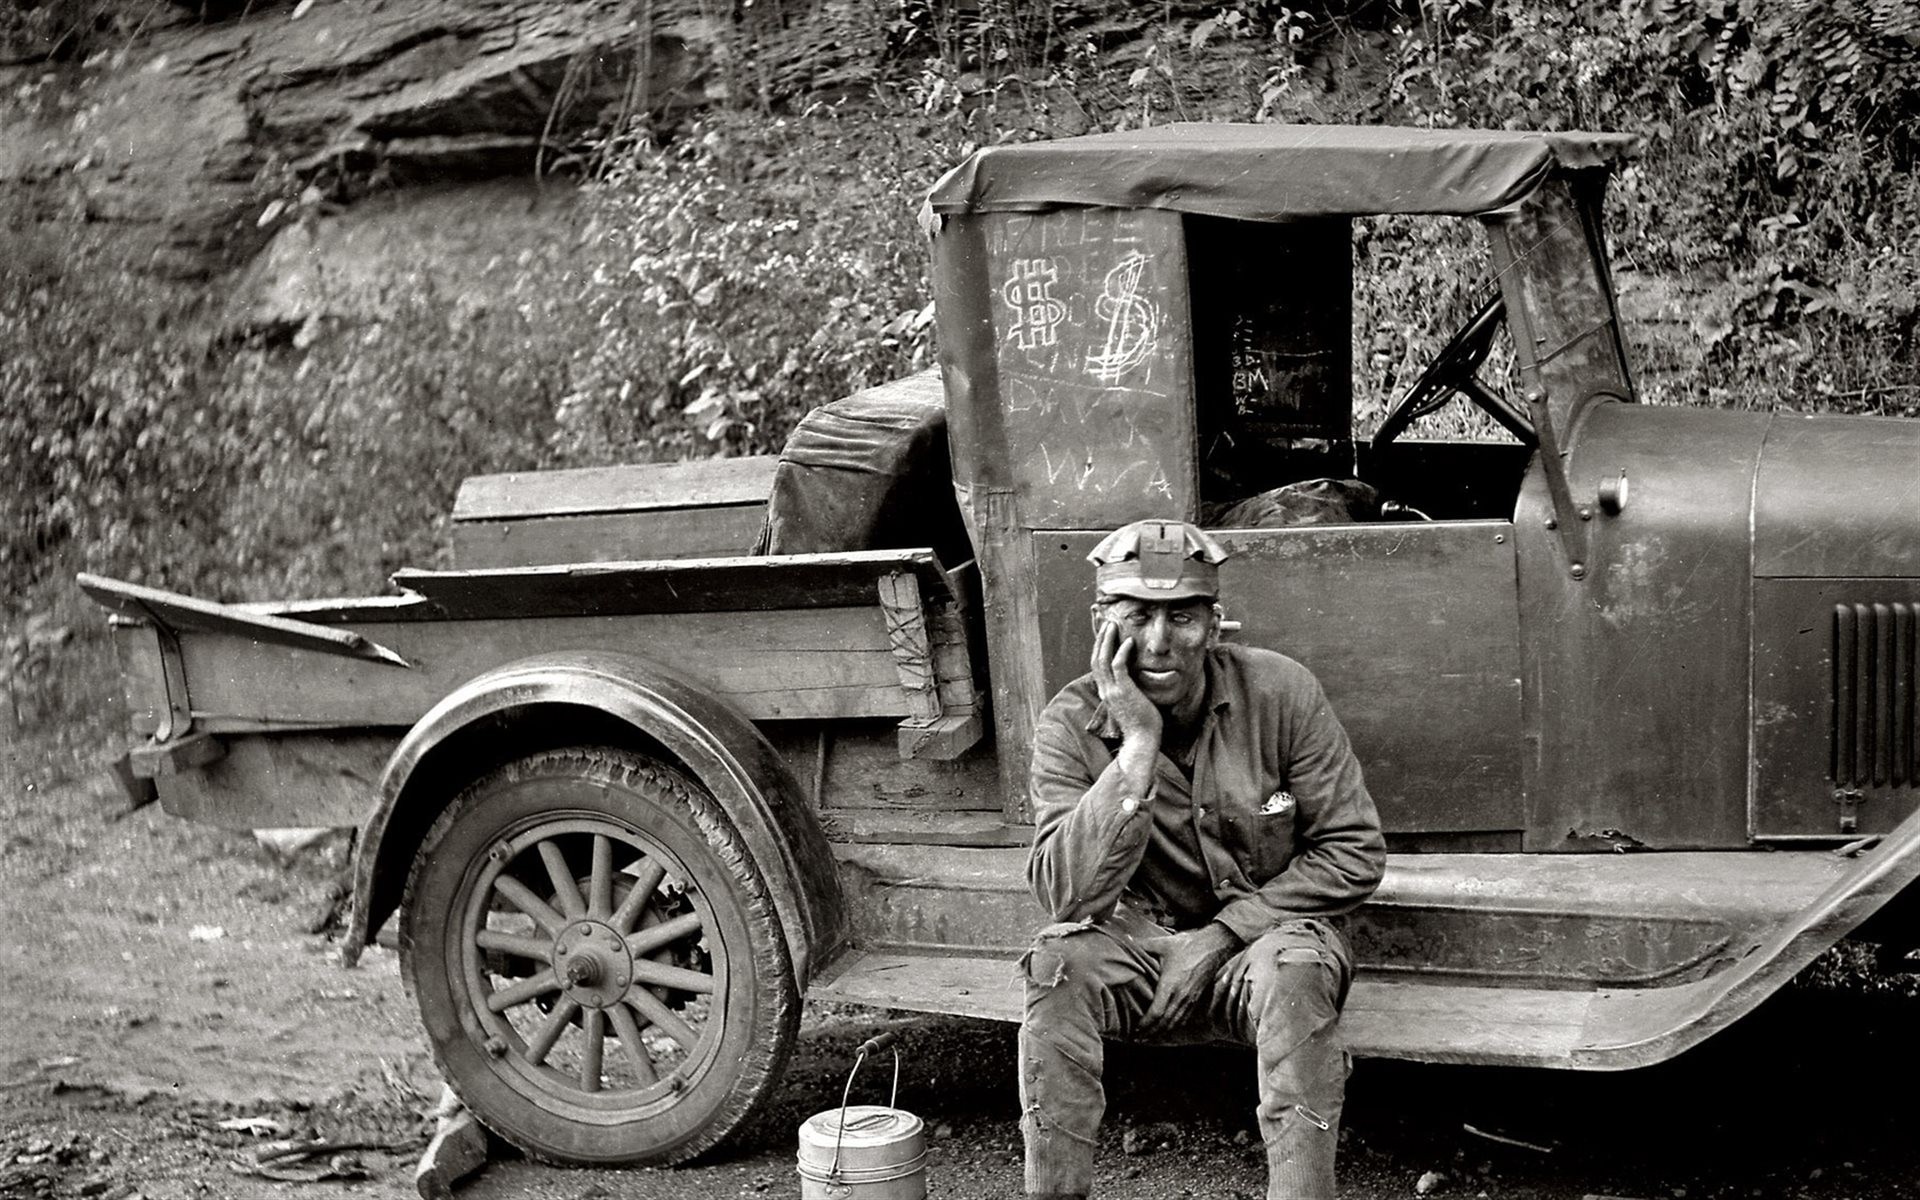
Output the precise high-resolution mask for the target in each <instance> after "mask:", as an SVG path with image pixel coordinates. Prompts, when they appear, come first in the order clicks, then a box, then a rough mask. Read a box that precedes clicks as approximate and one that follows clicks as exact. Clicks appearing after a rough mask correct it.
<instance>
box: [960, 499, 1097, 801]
mask: <svg viewBox="0 0 1920 1200" xmlns="http://www.w3.org/2000/svg"><path fill="white" fill-rule="evenodd" d="M978 499H979V501H980V508H981V509H982V510H984V511H979V512H976V522H977V524H978V528H979V533H978V535H977V536H978V538H979V550H980V571H981V585H982V589H983V591H984V595H985V609H986V613H985V621H986V629H987V670H988V674H989V676H990V677H991V678H992V680H993V683H994V687H995V696H994V709H993V720H994V735H995V742H996V744H997V745H998V746H999V748H1000V771H1001V781H1002V786H1003V789H1004V790H1003V791H1002V795H1003V796H1004V797H1005V800H1006V806H1005V808H1004V810H1003V812H1004V814H1005V816H1006V819H1007V821H1008V822H1009V823H1010V824H1020V823H1024V822H1026V821H1028V820H1030V819H1031V816H1032V814H1031V813H1030V811H1029V809H1028V804H1027V764H1028V762H1029V761H1030V760H1031V759H1032V757H1033V727H1034V722H1035V720H1036V719H1037V718H1038V717H1039V715H1040V710H1041V709H1042V708H1043V707H1045V705H1046V703H1047V700H1048V699H1049V697H1050V693H1049V692H1048V691H1047V690H1046V676H1045V673H1044V662H1043V660H1042V657H1041V652H1042V648H1041V642H1040V628H1041V613H1040V594H1039V581H1038V578H1037V573H1036V570H1035V563H1034V542H1033V536H1032V535H1030V534H1029V533H1028V531H1027V530H1026V529H1025V528H1023V527H1022V519H1021V514H1020V508H1019V504H1018V502H1017V500H1016V498H1015V497H1014V496H1013V494H1011V493H1009V492H988V493H986V494H985V495H983V496H981V497H979V498H978ZM1088 574H1089V576H1091V572H1088Z"/></svg>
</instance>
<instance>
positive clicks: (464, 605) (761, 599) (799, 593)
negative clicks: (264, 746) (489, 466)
mask: <svg viewBox="0 0 1920 1200" xmlns="http://www.w3.org/2000/svg"><path fill="white" fill-rule="evenodd" d="M895 571H908V572H911V573H912V574H913V575H914V576H916V577H917V579H918V580H919V584H920V591H921V594H922V595H923V596H925V597H927V598H928V599H930V600H933V601H942V600H945V599H946V598H947V585H946V578H945V573H944V571H943V570H942V568H941V566H940V563H939V560H938V559H936V558H935V557H934V555H933V551H931V550H925V549H913V550H859V551H853V552H850V553H845V554H783V555H773V556H765V557H751V556H747V557H732V558H689V559H681V560H679V561H672V562H619V563H581V564H577V565H571V566H543V567H518V568H500V569H496V570H487V571H414V570H407V571H398V572H395V574H394V576H393V582H394V583H395V584H396V585H398V586H400V587H403V588H406V589H408V590H410V591H413V592H418V593H419V594H420V595H422V596H424V597H426V599H427V601H428V605H427V607H426V608H425V609H424V610H423V611H412V610H409V612H408V614H407V615H409V616H411V617H412V618H413V619H416V620H421V619H432V618H436V617H437V618H439V619H443V620H460V621H464V620H476V619H481V618H489V617H515V618H536V617H557V616H571V615H610V614H616V613H617V614H637V613H687V612H707V613H718V612H756V611H763V610H768V609H798V608H837V607H848V606H854V605H868V606H872V605H874V604H875V599H874V589H875V587H876V586H877V584H878V582H879V580H880V578H881V577H882V576H884V575H887V574H890V573H892V572H895ZM308 619H309V620H318V619H320V618H319V617H318V616H317V615H309V616H308Z"/></svg>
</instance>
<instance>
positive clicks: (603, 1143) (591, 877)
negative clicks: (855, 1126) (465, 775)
mask: <svg viewBox="0 0 1920 1200" xmlns="http://www.w3.org/2000/svg"><path fill="white" fill-rule="evenodd" d="M400 951H401V964H402V970H403V973H404V974H405V976H406V978H407V982H408V986H409V988H410V990H411V991H412V993H413V995H414V999H415V1001H416V1002H417V1003H418V1004H419V1006H420V1014H421V1018H422V1020H423V1021H424V1022H425V1024H426V1029H427V1036H428V1039H429V1040H430V1041H431V1042H432V1044H433V1049H434V1053H435V1056H436V1057H437V1058H438V1060H439V1062H440V1066H441V1069H442V1071H443V1072H444V1073H445V1075H446V1078H447V1082H448V1083H449V1084H451V1085H452V1087H453V1089H454V1091H455V1092H457V1093H458V1094H459V1095H460V1098H461V1099H462V1100H463V1101H465V1102H466V1104H467V1106H468V1108H470V1109H472V1110H473V1113H474V1115H475V1116H477V1117H478V1118H479V1119H480V1120H481V1122H482V1123H484V1124H485V1125H487V1126H488V1127H489V1128H491V1129H493V1130H494V1131H495V1132H496V1133H498V1134H500V1135H501V1136H502V1137H504V1138H506V1139H507V1140H508V1141H511V1142H513V1143H514V1144H515V1145H517V1146H519V1147H521V1148H522V1149H523V1150H526V1151H527V1152H529V1153H531V1154H534V1155H537V1156H540V1157H544V1158H548V1159H555V1160H560V1161H564V1162H575V1163H631V1162H647V1163H674V1162H680V1161H684V1160H685V1159H688V1158H691V1157H693V1156H694V1155H697V1154H699V1153H700V1152H701V1151H703V1150H706V1149H708V1148H709V1147H711V1146H713V1145H714V1144H715V1143H717V1142H718V1141H720V1140H721V1139H722V1138H724V1137H725V1136H726V1135H727V1134H728V1133H729V1132H731V1131H732V1130H733V1129H734V1128H735V1127H737V1126H738V1125H739V1124H740V1122H741V1121H743V1120H744V1119H745V1118H746V1117H747V1115H748V1114H749V1113H750V1112H751V1111H752V1110H753V1108H754V1106H755V1105H756V1104H757V1103H758V1102H759V1100H760V1099H761V1098H762V1096H763V1095H764V1094H765V1093H766V1091H767V1090H768V1088H769V1087H770V1086H771V1085H772V1084H773V1082H774V1081H775V1080H776V1079H777V1077H778V1075H779V1073H780V1069H781V1067H782V1066H783V1065H784V1063H785V1060H786V1056H787V1053H788V1052H789V1050H790V1049H791V1048H792V1044H793V1037H794V1029H795V1024H796V1022H797V1020H798V1013H799V1000H798V996H797V994H796V991H795V988H794V983H793V972H792V967H791V964H790V962H789V960H788V957H787V953H786V947H785V943H784V942H783V941H782V940H781V937H780V930H779V926H778V923H777V920H776V918H775V917H774V915H773V906H772V904H771V902H770V901H769V899H768V896H767V889H766V884H765V881H764V880H763V879H762V878H761V876H760V874H759V872H758V871H757V870H755V868H754V866H753V864H752V860H751V859H750V857H749V856H748V854H747V852H746V849H745V847H744V846H743V845H742V844H741V842H740V839H739V835H738V834H737V833H736V832H735V831H734V829H733V827H732V825H731V824H730V823H729V822H728V821H727V818H726V816H725V814H724V813H723V812H722V811H721V810H720V807H719V805H718V804H717V803H716V802H715V801H714V799H713V797H712V796H711V795H709V794H708V793H707V792H706V791H705V790H703V789H702V788H700V787H699V786H698V785H697V784H695V783H693V782H692V781H690V780H689V779H687V778H686V777H685V776H684V775H681V774H680V773H679V772H677V771H674V770H672V769H671V768H668V767H666V766H663V765H661V764H660V763H657V762H654V761H652V760H650V759H647V758H644V757H642V756H640V755H637V754H632V753H629V752H627V751H622V750H612V749H599V748H595V749H578V750H561V751H552V752H547V753H543V754H538V755H534V756H532V757H530V758H526V759H522V760H520V761H518V762H515V763H511V764H509V765H508V766H506V767H504V768H501V769H500V770H498V771H496V772H494V773H493V774H491V775H488V776H486V777H485V778H483V779H481V780H480V781H479V782H477V783H475V784H474V785H473V786H472V787H470V788H468V789H467V790H466V791H465V792H464V793H463V794H462V795H461V796H460V797H459V798H458V799H456V800H455V801H454V803H453V804H452V805H450V806H449V807H448V809H447V811H446V812H445V813H443V814H442V815H441V817H440V819H439V820H438V821H436V822H435V824H434V826H433V828H432V829H431V830H429V832H428V834H427V837H426V840H425V841H424V842H423V843H422V845H421V848H420V852H419V854H418V855H417V856H416V858H415V860H414V864H413V870H412V872H411V874H410V876H409V878H408V881H407V893H406V898H405V900H404V902H403V904H402V908H401V927H400Z"/></svg>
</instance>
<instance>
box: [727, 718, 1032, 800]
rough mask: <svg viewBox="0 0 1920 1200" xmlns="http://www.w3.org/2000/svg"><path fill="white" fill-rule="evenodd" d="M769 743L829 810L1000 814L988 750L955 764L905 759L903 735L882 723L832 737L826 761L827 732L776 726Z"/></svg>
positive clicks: (840, 730)
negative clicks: (822, 736) (823, 742)
mask: <svg viewBox="0 0 1920 1200" xmlns="http://www.w3.org/2000/svg"><path fill="white" fill-rule="evenodd" d="M765 732H766V733H767V736H768V738H769V740H771V741H772V742H773V744H774V747H775V748H776V749H777V750H778V751H779V752H780V755H781V757H782V758H784V759H785V760H786V761H787V762H788V763H789V764H790V765H791V767H792V769H793V773H794V778H796V779H808V780H813V779H817V780H818V781H819V786H820V790H821V794H822V796H823V797H824V798H825V802H826V803H825V807H826V808H828V809H842V808H849V809H878V810H901V811H917V812H934V813H960V812H975V813H983V814H993V815H994V816H995V817H996V818H997V816H998V813H999V809H1000V773H999V766H998V764H997V762H996V761H995V759H994V757H993V755H992V754H991V753H988V752H986V751H976V752H974V753H971V754H963V755H961V756H959V757H957V758H955V759H952V760H933V759H918V760H913V761H906V760H903V759H902V758H901V757H900V754H899V750H898V747H897V744H896V731H895V728H894V727H893V726H892V725H890V724H886V723H882V722H868V723H865V724H862V725H858V726H852V727H846V726H842V727H838V728H834V729H831V730H828V731H826V732H827V746H826V760H825V763H824V769H823V764H822V763H821V762H820V759H819V755H820V742H819V733H820V732H821V730H820V729H818V728H815V727H806V726H793V727H782V726H774V727H769V728H768V729H767V730H766V731H765Z"/></svg>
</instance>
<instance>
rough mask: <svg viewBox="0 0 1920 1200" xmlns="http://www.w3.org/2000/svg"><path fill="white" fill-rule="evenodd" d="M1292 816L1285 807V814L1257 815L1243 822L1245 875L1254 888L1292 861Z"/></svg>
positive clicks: (1294, 815) (1293, 814)
mask: <svg viewBox="0 0 1920 1200" xmlns="http://www.w3.org/2000/svg"><path fill="white" fill-rule="evenodd" d="M1296 816H1297V814H1296V813H1295V812H1294V811H1293V809H1292V808H1291V807H1289V808H1288V809H1287V811H1285V812H1257V813H1254V814H1253V815H1252V816H1250V817H1247V818H1246V834H1247V865H1248V867H1249V868H1250V870H1249V871H1248V874H1250V875H1251V876H1252V877H1253V883H1254V886H1256V887H1258V886H1259V885H1261V884H1263V883H1265V882H1266V881H1267V880H1269V879H1272V878H1273V877H1274V876H1275V875H1278V874H1279V873H1280V872H1282V871H1284V870H1286V867H1287V864H1288V863H1289V862H1292V861H1293V826H1294V818H1295V817H1296Z"/></svg>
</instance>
